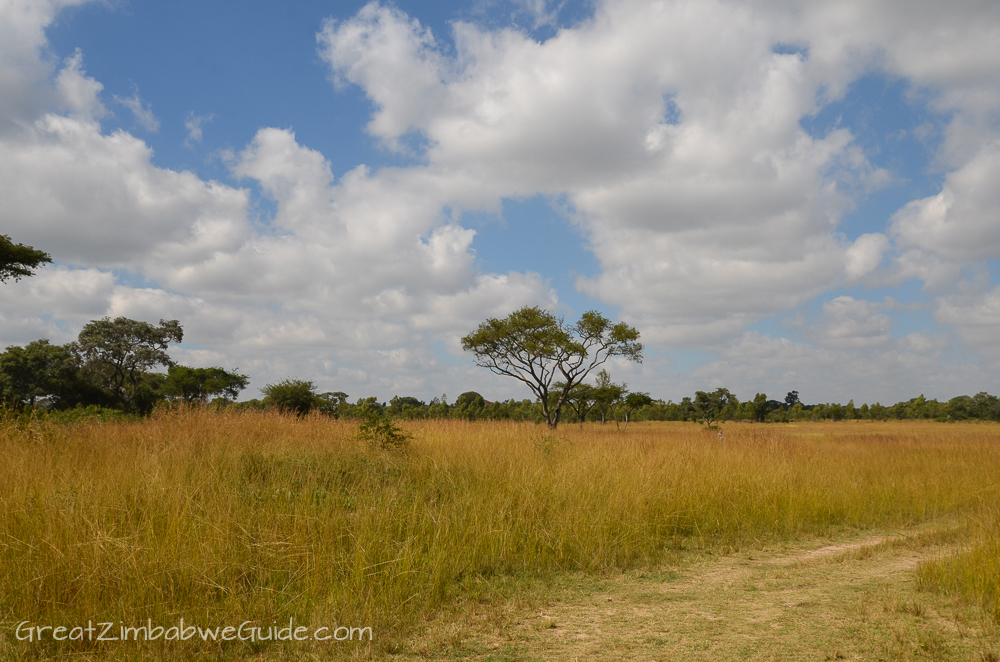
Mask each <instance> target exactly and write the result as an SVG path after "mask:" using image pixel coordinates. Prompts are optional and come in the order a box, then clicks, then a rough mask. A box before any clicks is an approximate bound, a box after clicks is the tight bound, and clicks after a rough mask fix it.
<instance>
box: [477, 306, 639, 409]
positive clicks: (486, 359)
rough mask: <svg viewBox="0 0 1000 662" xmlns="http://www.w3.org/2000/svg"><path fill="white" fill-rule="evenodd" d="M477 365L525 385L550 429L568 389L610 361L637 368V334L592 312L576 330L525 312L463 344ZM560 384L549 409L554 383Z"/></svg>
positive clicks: (536, 311) (541, 313) (487, 325)
mask: <svg viewBox="0 0 1000 662" xmlns="http://www.w3.org/2000/svg"><path fill="white" fill-rule="evenodd" d="M462 348H463V349H465V350H466V351H469V352H472V353H473V354H474V355H475V357H476V365H478V366H480V367H483V368H488V369H489V370H491V371H492V372H494V373H496V374H498V375H506V376H508V377H514V378H515V379H518V380H520V381H522V382H524V383H525V384H526V385H527V386H528V388H530V389H531V391H532V393H534V394H535V397H536V398H537V399H538V401H539V402H540V403H541V406H542V415H543V417H544V419H545V422H546V423H547V424H548V426H549V427H550V428H555V427H556V426H557V425H559V414H560V412H561V411H562V406H563V404H565V402H566V398H567V397H568V396H569V392H570V390H572V388H573V386H574V385H576V384H578V383H580V382H582V381H583V380H584V379H585V378H586V376H587V375H588V374H589V373H590V371H591V370H593V369H594V368H596V367H597V366H599V365H601V364H602V363H604V362H605V361H607V360H608V358H609V357H612V356H623V357H625V358H627V359H629V360H632V361H636V362H640V363H641V362H642V345H641V344H640V343H639V332H638V331H636V330H635V329H634V328H633V327H630V326H628V325H627V324H625V323H624V322H620V323H618V324H612V323H611V321H610V320H608V319H607V318H605V317H604V316H603V315H601V314H600V313H598V312H597V311H593V310H591V311H588V312H586V313H584V314H583V315H582V316H581V318H580V321H579V322H577V323H576V324H572V325H568V324H566V323H565V322H564V321H563V320H562V319H561V318H557V317H556V316H555V315H553V314H552V313H550V312H548V311H546V310H542V309H541V308H538V307H528V306H526V307H524V308H521V309H520V310H516V311H514V312H513V313H511V314H510V315H508V316H507V317H505V318H504V319H495V318H491V319H488V320H486V321H485V322H483V323H482V324H480V325H479V328H478V329H476V330H475V331H473V332H472V333H470V334H469V335H467V336H465V337H464V338H462ZM557 380H561V381H562V388H561V389H560V390H558V391H556V392H555V396H556V397H555V398H554V404H553V405H552V406H550V404H549V391H550V390H551V389H552V386H553V383H554V382H555V381H557Z"/></svg>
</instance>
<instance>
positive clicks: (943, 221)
mask: <svg viewBox="0 0 1000 662" xmlns="http://www.w3.org/2000/svg"><path fill="white" fill-rule="evenodd" d="M891 231H892V233H893V236H894V238H895V240H896V242H897V244H899V245H900V246H901V247H903V248H904V249H914V250H918V251H921V252H924V253H930V254H933V255H934V256H937V257H939V258H941V259H944V260H948V261H952V262H957V263H958V264H959V265H960V266H965V265H966V264H969V263H971V262H975V261H980V260H987V259H994V258H998V257H1000V141H996V142H992V143H989V144H987V145H984V146H983V148H982V149H981V150H980V151H979V153H978V154H976V156H975V157H974V158H972V159H971V160H970V161H969V162H968V163H966V164H965V165H963V166H962V167H961V168H959V169H958V170H955V171H953V172H950V173H948V176H947V178H946V179H945V183H944V186H943V187H942V189H941V192H940V193H938V194H937V195H934V196H931V197H928V198H923V199H920V200H914V201H912V202H910V203H908V204H907V205H906V206H905V207H903V208H902V209H901V210H899V212H897V213H896V214H895V216H894V217H893V219H892V225H891Z"/></svg>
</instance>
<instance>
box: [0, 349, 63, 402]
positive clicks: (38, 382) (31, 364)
mask: <svg viewBox="0 0 1000 662" xmlns="http://www.w3.org/2000/svg"><path fill="white" fill-rule="evenodd" d="M78 381H79V379H78V375H77V361H76V359H75V357H74V356H73V354H72V352H70V351H69V350H68V349H66V348H65V347H63V346H61V345H52V344H50V343H49V341H48V340H35V341H34V342H31V343H28V345H27V346H25V347H19V346H17V345H12V346H10V347H8V348H7V351H6V352H4V353H3V354H0V399H2V400H3V401H4V402H6V403H7V404H8V405H13V406H14V407H15V408H20V407H34V406H35V404H36V403H37V402H38V401H39V400H46V401H49V404H51V405H58V404H60V403H59V402H58V401H59V400H66V399H69V398H71V397H72V396H71V395H70V394H71V393H72V392H73V391H75V390H77V389H76V387H77V382H78Z"/></svg>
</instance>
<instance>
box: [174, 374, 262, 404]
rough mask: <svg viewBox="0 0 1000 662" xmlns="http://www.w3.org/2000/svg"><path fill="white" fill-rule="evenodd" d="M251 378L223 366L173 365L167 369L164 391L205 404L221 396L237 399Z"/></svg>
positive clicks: (186, 399) (227, 398)
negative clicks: (195, 366)
mask: <svg viewBox="0 0 1000 662" xmlns="http://www.w3.org/2000/svg"><path fill="white" fill-rule="evenodd" d="M249 381H250V380H249V378H248V377H247V376H246V375H241V374H239V373H236V372H226V371H225V370H223V369H222V368H189V367H188V366H186V365H172V366H170V367H169V368H168V369H167V379H166V382H165V383H164V385H163V391H164V393H166V394H167V395H169V396H173V397H175V398H180V399H182V400H184V401H185V402H191V403H194V402H197V403H201V404H204V403H205V402H207V401H208V400H209V398H215V397H221V398H224V399H226V400H235V399H236V398H238V397H239V395H240V391H242V390H243V389H245V388H246V387H247V383H248V382H249Z"/></svg>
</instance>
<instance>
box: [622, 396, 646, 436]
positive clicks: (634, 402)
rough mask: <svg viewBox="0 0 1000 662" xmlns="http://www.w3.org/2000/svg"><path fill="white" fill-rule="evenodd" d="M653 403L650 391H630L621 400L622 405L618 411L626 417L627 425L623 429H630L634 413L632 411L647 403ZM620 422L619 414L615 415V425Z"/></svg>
mask: <svg viewBox="0 0 1000 662" xmlns="http://www.w3.org/2000/svg"><path fill="white" fill-rule="evenodd" d="M651 404H653V399H652V398H651V397H649V394H648V393H629V394H627V395H626V396H625V397H624V398H622V399H621V400H620V405H619V407H618V411H619V412H621V414H622V418H624V419H625V427H624V428H623V429H625V430H627V429H628V421H629V418H630V417H631V415H632V412H635V411H638V410H639V409H642V408H643V407H645V406H646V405H651ZM617 424H618V416H617V415H616V416H615V425H617Z"/></svg>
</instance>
